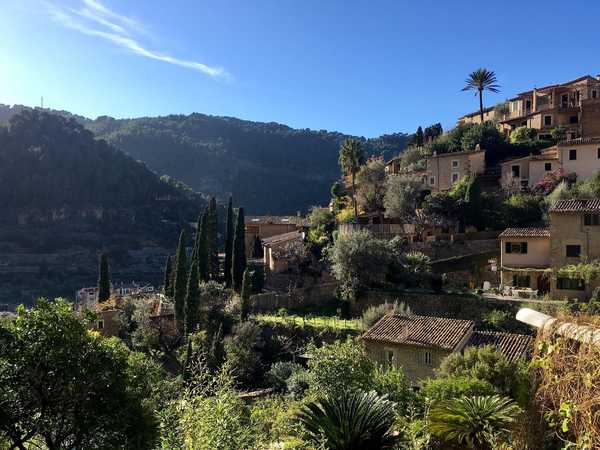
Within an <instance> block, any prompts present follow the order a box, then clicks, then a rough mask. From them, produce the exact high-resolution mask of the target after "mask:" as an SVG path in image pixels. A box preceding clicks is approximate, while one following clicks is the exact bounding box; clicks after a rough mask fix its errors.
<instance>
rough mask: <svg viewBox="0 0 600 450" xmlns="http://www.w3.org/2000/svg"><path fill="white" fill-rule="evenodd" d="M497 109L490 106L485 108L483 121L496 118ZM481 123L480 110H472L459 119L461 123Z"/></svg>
mask: <svg viewBox="0 0 600 450" xmlns="http://www.w3.org/2000/svg"><path fill="white" fill-rule="evenodd" d="M495 118H496V111H495V108H494V107H493V106H492V107H489V108H485V109H484V110H483V121H484V122H489V121H491V120H495ZM479 123H481V113H480V112H479V111H475V112H472V113H471V114H466V115H464V116H462V117H460V118H459V119H458V124H459V125H470V124H479Z"/></svg>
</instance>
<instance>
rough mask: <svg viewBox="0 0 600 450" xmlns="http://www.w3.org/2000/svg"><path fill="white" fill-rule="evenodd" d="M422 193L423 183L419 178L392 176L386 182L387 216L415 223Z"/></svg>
mask: <svg viewBox="0 0 600 450" xmlns="http://www.w3.org/2000/svg"><path fill="white" fill-rule="evenodd" d="M422 192H423V183H422V181H421V180H420V179H418V178H417V177H413V176H406V175H390V176H389V177H388V178H387V180H386V184H385V196H384V199H383V205H384V207H385V214H386V216H387V217H394V218H399V219H401V220H403V221H405V222H407V223H413V222H414V220H415V210H416V209H418V208H419V206H420V204H421V201H422Z"/></svg>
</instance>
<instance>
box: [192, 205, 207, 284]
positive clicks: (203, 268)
mask: <svg viewBox="0 0 600 450" xmlns="http://www.w3.org/2000/svg"><path fill="white" fill-rule="evenodd" d="M208 214H209V212H208V208H207V209H205V210H204V212H203V213H202V217H201V218H200V221H199V225H198V227H199V228H198V232H197V233H196V245H195V247H196V249H195V254H196V260H197V262H198V264H197V266H198V278H199V279H200V280H201V281H208V275H209V272H208V245H207V233H208Z"/></svg>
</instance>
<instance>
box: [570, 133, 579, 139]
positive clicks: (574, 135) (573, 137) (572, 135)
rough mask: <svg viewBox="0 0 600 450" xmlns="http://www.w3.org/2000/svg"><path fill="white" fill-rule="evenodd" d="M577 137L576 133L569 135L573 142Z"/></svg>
mask: <svg viewBox="0 0 600 450" xmlns="http://www.w3.org/2000/svg"><path fill="white" fill-rule="evenodd" d="M576 137H577V135H576V134H575V133H569V139H571V140H573V139H575V138H576Z"/></svg>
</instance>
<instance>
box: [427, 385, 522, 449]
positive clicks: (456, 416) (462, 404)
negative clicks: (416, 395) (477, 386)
mask: <svg viewBox="0 0 600 450" xmlns="http://www.w3.org/2000/svg"><path fill="white" fill-rule="evenodd" d="M520 413H521V410H520V408H519V407H518V406H517V405H516V404H514V403H513V401H512V400H511V399H510V398H506V397H504V398H503V397H500V396H497V395H493V396H485V397H462V398H455V399H452V400H446V401H442V402H439V403H436V404H434V405H433V406H432V408H431V409H430V410H429V415H428V418H429V429H430V431H431V433H432V434H434V435H435V436H437V437H438V438H440V439H442V440H443V441H446V442H451V443H454V444H457V445H461V446H464V445H466V446H467V448H472V449H476V450H488V449H489V450H491V449H492V448H494V447H493V444H494V443H495V441H496V440H497V439H498V438H500V439H502V438H507V437H508V436H509V435H510V432H511V426H512V424H513V423H514V422H515V420H516V419H517V417H518V415H519V414H520Z"/></svg>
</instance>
